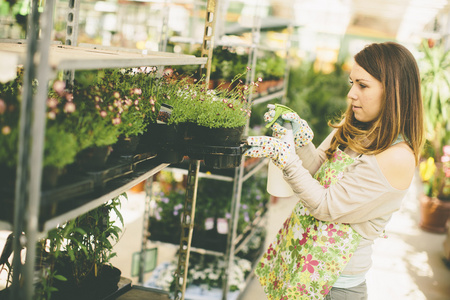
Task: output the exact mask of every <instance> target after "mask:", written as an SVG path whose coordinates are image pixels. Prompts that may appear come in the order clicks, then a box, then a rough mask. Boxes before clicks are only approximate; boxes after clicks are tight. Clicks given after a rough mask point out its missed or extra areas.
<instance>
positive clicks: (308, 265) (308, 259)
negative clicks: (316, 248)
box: [302, 254, 319, 274]
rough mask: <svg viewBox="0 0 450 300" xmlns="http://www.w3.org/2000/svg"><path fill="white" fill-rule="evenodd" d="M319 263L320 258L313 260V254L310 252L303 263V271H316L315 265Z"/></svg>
mask: <svg viewBox="0 0 450 300" xmlns="http://www.w3.org/2000/svg"><path fill="white" fill-rule="evenodd" d="M317 265H319V261H318V260H313V257H312V255H311V254H308V255H307V256H306V257H305V264H304V265H303V269H302V272H305V270H308V272H309V273H311V274H312V273H314V267H313V266H317Z"/></svg>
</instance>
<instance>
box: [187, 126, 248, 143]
mask: <svg viewBox="0 0 450 300" xmlns="http://www.w3.org/2000/svg"><path fill="white" fill-rule="evenodd" d="M243 132H244V126H241V127H235V128H209V127H205V126H199V125H196V124H189V125H188V126H187V133H186V135H187V138H188V139H189V143H191V144H199V145H207V146H228V147H233V146H239V144H240V142H241V137H242V133H243Z"/></svg>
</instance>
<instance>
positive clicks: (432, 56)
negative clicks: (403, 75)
mask: <svg viewBox="0 0 450 300" xmlns="http://www.w3.org/2000/svg"><path fill="white" fill-rule="evenodd" d="M430 46H431V47H430ZM422 50H423V53H424V56H423V59H422V60H421V61H420V65H419V66H420V67H421V80H422V94H423V103H424V112H425V129H426V147H425V151H424V153H423V157H424V161H423V162H421V175H422V176H421V177H422V181H423V183H424V188H425V190H424V195H423V196H422V198H421V221H420V226H421V228H423V229H426V230H429V231H433V232H439V233H443V232H446V223H447V220H448V218H449V216H450V197H449V190H448V188H449V187H448V185H449V181H448V180H449V179H448V176H449V171H448V168H449V165H448V159H449V153H450V149H449V147H450V146H449V145H450V132H449V130H448V127H449V126H450V123H449V116H450V51H448V50H445V49H444V47H443V45H434V43H427V42H426V41H424V43H423V44H422Z"/></svg>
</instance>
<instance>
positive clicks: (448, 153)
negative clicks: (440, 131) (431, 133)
mask: <svg viewBox="0 0 450 300" xmlns="http://www.w3.org/2000/svg"><path fill="white" fill-rule="evenodd" d="M442 150H443V151H444V155H445V156H450V145H445V146H444V147H443V148H442Z"/></svg>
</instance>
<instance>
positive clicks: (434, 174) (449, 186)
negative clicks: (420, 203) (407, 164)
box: [419, 145, 450, 201]
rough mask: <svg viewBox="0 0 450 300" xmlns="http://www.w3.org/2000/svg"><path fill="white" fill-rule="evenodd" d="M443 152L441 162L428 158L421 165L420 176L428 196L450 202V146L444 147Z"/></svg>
mask: <svg viewBox="0 0 450 300" xmlns="http://www.w3.org/2000/svg"><path fill="white" fill-rule="evenodd" d="M442 151H443V155H442V156H441V158H440V161H439V162H435V160H434V157H428V159H427V160H426V161H423V162H421V163H420V166H419V168H420V176H421V178H422V181H423V183H424V188H425V194H426V195H427V196H429V197H437V198H439V199H440V200H448V201H450V145H446V146H444V147H443V149H442Z"/></svg>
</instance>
